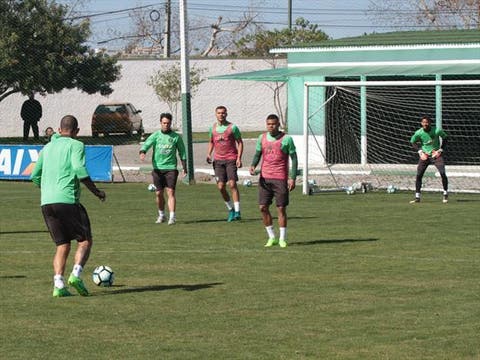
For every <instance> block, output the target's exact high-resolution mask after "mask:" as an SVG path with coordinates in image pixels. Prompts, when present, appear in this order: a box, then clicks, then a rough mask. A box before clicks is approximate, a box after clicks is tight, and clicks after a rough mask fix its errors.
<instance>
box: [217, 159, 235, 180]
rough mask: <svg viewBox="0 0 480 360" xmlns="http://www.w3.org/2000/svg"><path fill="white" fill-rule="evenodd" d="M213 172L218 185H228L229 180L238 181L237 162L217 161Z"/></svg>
mask: <svg viewBox="0 0 480 360" xmlns="http://www.w3.org/2000/svg"><path fill="white" fill-rule="evenodd" d="M213 170H214V171H215V180H216V181H217V183H218V182H222V183H226V182H227V181H229V180H235V181H238V175H237V160H215V161H214V162H213Z"/></svg>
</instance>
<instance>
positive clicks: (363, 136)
mask: <svg viewBox="0 0 480 360" xmlns="http://www.w3.org/2000/svg"><path fill="white" fill-rule="evenodd" d="M360 81H362V82H363V83H366V82H367V77H366V76H365V75H362V76H360ZM360 154H361V155H360V156H361V160H360V162H361V164H362V165H367V86H366V85H362V86H360Z"/></svg>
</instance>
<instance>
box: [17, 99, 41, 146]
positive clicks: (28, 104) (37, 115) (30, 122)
mask: <svg viewBox="0 0 480 360" xmlns="http://www.w3.org/2000/svg"><path fill="white" fill-rule="evenodd" d="M20 116H21V117H22V120H23V141H27V140H28V134H29V132H30V128H32V132H33V138H34V139H35V140H39V139H40V137H39V134H38V122H39V121H40V119H41V117H42V105H41V104H40V102H39V101H38V100H36V99H35V95H34V93H30V95H29V96H28V100H25V102H24V103H23V105H22V109H21V111H20Z"/></svg>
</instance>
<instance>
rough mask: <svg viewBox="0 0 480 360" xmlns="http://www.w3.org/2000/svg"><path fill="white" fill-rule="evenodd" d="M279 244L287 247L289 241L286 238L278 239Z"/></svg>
mask: <svg viewBox="0 0 480 360" xmlns="http://www.w3.org/2000/svg"><path fill="white" fill-rule="evenodd" d="M278 245H280V247H281V248H286V247H287V242H286V241H285V240H284V239H280V240H278Z"/></svg>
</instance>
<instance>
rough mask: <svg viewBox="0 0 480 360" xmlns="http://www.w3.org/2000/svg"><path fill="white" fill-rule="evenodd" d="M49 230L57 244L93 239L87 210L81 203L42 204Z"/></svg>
mask: <svg viewBox="0 0 480 360" xmlns="http://www.w3.org/2000/svg"><path fill="white" fill-rule="evenodd" d="M42 214H43V218H44V219H45V224H47V227H48V231H49V232H50V235H51V237H52V240H53V242H54V243H55V244H56V245H62V244H68V243H70V242H71V241H72V240H77V241H78V242H82V241H85V240H91V239H92V230H91V227H90V219H89V218H88V214H87V210H86V209H85V208H84V207H83V205H81V204H48V205H43V206H42Z"/></svg>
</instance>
